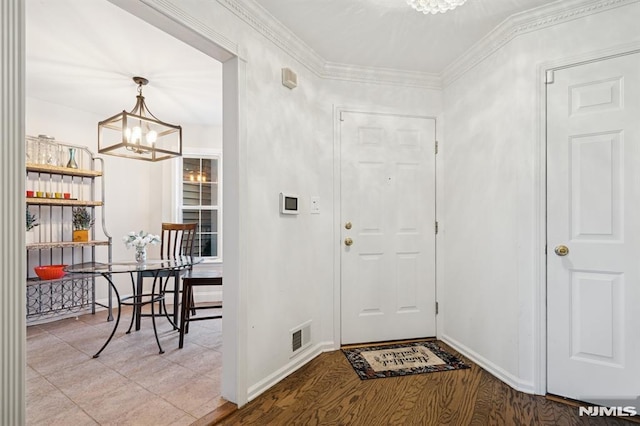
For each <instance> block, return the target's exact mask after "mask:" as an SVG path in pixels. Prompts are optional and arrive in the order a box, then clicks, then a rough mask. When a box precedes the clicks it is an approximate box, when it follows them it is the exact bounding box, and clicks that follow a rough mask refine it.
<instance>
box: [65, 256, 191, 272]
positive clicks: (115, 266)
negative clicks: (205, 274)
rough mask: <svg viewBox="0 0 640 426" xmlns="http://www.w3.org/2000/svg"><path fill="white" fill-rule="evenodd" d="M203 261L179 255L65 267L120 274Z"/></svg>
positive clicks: (70, 269) (164, 268)
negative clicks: (167, 257) (140, 261)
mask: <svg viewBox="0 0 640 426" xmlns="http://www.w3.org/2000/svg"><path fill="white" fill-rule="evenodd" d="M200 262H202V258H199V257H191V256H179V257H176V258H172V259H148V260H146V261H145V262H143V263H138V262H134V261H131V262H128V261H125V262H111V263H100V262H88V263H77V264H74V265H69V266H67V267H65V268H64V270H65V271H66V272H67V273H70V274H99V275H102V274H118V273H126V272H129V273H133V272H145V271H149V272H153V271H170V270H175V269H185V268H189V267H191V266H193V265H196V264H198V263H200Z"/></svg>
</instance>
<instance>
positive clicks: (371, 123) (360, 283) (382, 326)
mask: <svg viewBox="0 0 640 426" xmlns="http://www.w3.org/2000/svg"><path fill="white" fill-rule="evenodd" d="M341 119H342V121H341V128H340V130H341V133H340V141H341V219H342V223H341V224H340V226H341V229H342V256H341V301H342V305H341V313H342V318H341V323H342V331H341V334H342V343H343V344H347V343H362V342H379V341H386V340H399V339H410V338H417V337H426V336H434V335H435V333H436V327H435V230H434V225H435V150H434V145H435V120H433V119H428V118H417V117H407V116H397V115H381V114H367V113H353V112H344V113H342V117H341ZM347 244H351V245H347Z"/></svg>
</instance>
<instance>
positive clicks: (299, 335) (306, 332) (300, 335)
mask: <svg viewBox="0 0 640 426" xmlns="http://www.w3.org/2000/svg"><path fill="white" fill-rule="evenodd" d="M310 344H311V321H307V322H305V323H304V324H302V325H300V326H298V327H296V328H294V329H292V330H291V354H292V355H295V354H297V353H298V352H300V351H301V350H302V349H304V348H306V347H307V346H309V345H310Z"/></svg>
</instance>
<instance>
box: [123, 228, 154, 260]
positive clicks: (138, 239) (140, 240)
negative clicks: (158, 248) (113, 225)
mask: <svg viewBox="0 0 640 426" xmlns="http://www.w3.org/2000/svg"><path fill="white" fill-rule="evenodd" d="M122 241H124V243H125V244H126V245H127V248H131V247H135V249H136V262H138V263H144V262H146V260H147V245H148V244H158V243H159V242H160V237H159V236H157V235H153V234H148V233H146V232H144V231H140V232H137V233H136V232H133V231H132V232H129V233H128V234H127V235H125V236H124V237H122Z"/></svg>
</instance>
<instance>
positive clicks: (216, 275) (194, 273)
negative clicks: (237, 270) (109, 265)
mask: <svg viewBox="0 0 640 426" xmlns="http://www.w3.org/2000/svg"><path fill="white" fill-rule="evenodd" d="M221 285H222V272H220V271H202V270H200V271H198V270H193V269H192V270H190V271H188V272H187V273H186V274H185V275H184V277H183V278H182V287H183V288H182V305H181V306H180V340H179V342H178V348H180V349H182V346H183V345H184V335H185V334H186V333H188V332H189V323H190V322H191V321H203V320H210V319H217V318H222V312H220V313H218V314H216V315H209V316H206V317H205V316H198V317H196V318H192V317H191V315H195V313H196V310H200V309H221V308H222V301H219V302H209V303H208V304H206V305H202V304H201V305H196V304H195V303H194V297H193V288H194V287H200V286H221Z"/></svg>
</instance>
